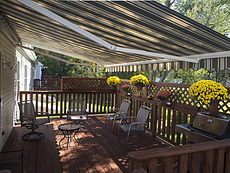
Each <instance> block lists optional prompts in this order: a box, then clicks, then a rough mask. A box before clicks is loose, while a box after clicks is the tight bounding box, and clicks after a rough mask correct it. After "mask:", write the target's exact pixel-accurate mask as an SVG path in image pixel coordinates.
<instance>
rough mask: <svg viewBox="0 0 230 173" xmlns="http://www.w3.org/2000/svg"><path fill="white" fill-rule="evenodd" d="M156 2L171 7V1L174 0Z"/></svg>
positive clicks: (158, 0) (173, 0)
mask: <svg viewBox="0 0 230 173" xmlns="http://www.w3.org/2000/svg"><path fill="white" fill-rule="evenodd" d="M156 1H157V2H159V3H161V4H163V5H165V6H166V7H168V8H170V7H172V5H173V3H174V2H175V1H176V0H156Z"/></svg>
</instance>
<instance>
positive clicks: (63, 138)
mask: <svg viewBox="0 0 230 173" xmlns="http://www.w3.org/2000/svg"><path fill="white" fill-rule="evenodd" d="M61 132H62V133H63V135H64V137H63V138H62V139H61V140H60V141H59V145H60V143H61V141H62V140H63V139H64V138H65V137H66V135H65V133H64V131H62V130H61Z"/></svg>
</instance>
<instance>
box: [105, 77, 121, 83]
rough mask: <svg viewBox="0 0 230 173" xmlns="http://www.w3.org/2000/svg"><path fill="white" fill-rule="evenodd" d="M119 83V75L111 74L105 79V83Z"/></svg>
mask: <svg viewBox="0 0 230 173" xmlns="http://www.w3.org/2000/svg"><path fill="white" fill-rule="evenodd" d="M120 83H121V79H119V77H116V76H111V77H109V78H108V79H107V84H109V85H117V84H120Z"/></svg>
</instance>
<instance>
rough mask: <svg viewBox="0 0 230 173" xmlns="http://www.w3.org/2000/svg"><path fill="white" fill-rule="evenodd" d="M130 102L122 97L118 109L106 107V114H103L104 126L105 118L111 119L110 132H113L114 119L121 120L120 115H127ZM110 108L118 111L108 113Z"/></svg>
mask: <svg viewBox="0 0 230 173" xmlns="http://www.w3.org/2000/svg"><path fill="white" fill-rule="evenodd" d="M130 104H131V101H129V100H125V99H124V100H123V101H122V102H121V106H120V109H108V110H107V112H106V116H105V128H106V119H109V120H111V121H113V128H112V132H114V125H115V121H118V120H121V117H126V116H127V115H128V110H129V106H130ZM111 110H115V111H118V112H117V113H115V114H114V115H108V113H109V111H111Z"/></svg>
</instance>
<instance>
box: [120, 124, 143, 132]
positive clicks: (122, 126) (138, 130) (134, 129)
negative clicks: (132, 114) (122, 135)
mask: <svg viewBox="0 0 230 173" xmlns="http://www.w3.org/2000/svg"><path fill="white" fill-rule="evenodd" d="M129 127H130V125H129V124H120V128H121V129H122V130H124V131H125V132H128V131H129ZM131 131H134V132H135V131H136V132H144V130H143V129H141V128H139V127H138V126H132V128H131Z"/></svg>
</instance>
